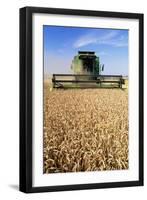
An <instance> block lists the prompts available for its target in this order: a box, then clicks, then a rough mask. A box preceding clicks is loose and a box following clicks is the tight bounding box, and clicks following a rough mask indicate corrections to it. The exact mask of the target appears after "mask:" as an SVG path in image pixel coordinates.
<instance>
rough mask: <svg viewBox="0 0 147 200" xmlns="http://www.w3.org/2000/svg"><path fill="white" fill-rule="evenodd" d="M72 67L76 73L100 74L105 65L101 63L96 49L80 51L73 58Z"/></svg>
mask: <svg viewBox="0 0 147 200" xmlns="http://www.w3.org/2000/svg"><path fill="white" fill-rule="evenodd" d="M71 69H72V71H73V72H74V74H89V75H100V73H101V71H103V70H104V65H100V61H99V57H98V56H96V54H95V52H94V51H79V52H78V55H76V56H74V59H73V60H72V64H71Z"/></svg>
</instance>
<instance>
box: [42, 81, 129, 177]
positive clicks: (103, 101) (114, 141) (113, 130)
mask: <svg viewBox="0 0 147 200" xmlns="http://www.w3.org/2000/svg"><path fill="white" fill-rule="evenodd" d="M43 134H44V135H43V171H44V173H57V172H60V173H62V172H81V171H96V170H120V169H128V167H129V162H128V92H127V91H123V90H121V89H73V90H72V89H71V90H70V89H68V90H60V89H59V90H53V91H50V90H49V87H48V84H47V83H45V85H44V133H43Z"/></svg>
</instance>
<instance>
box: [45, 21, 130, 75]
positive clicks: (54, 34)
mask: <svg viewBox="0 0 147 200" xmlns="http://www.w3.org/2000/svg"><path fill="white" fill-rule="evenodd" d="M128 37H129V31H128V30H117V29H101V28H81V27H62V26H48V25H45V26H43V41H44V42H43V43H44V73H45V75H49V74H53V73H72V70H71V68H70V66H71V62H72V59H73V57H74V56H75V55H77V54H78V51H95V53H96V55H97V56H99V58H100V63H101V64H104V71H103V72H102V74H105V75H106V74H110V75H115V74H119V75H125V76H126V75H128Z"/></svg>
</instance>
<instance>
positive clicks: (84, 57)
mask: <svg viewBox="0 0 147 200" xmlns="http://www.w3.org/2000/svg"><path fill="white" fill-rule="evenodd" d="M71 69H72V71H73V74H53V78H52V83H53V88H123V85H124V84H125V79H124V78H123V77H122V75H101V72H102V71H104V65H101V64H100V59H99V57H98V56H96V54H95V52H94V51H79V52H78V54H77V55H76V56H74V58H73V60H72V63H71Z"/></svg>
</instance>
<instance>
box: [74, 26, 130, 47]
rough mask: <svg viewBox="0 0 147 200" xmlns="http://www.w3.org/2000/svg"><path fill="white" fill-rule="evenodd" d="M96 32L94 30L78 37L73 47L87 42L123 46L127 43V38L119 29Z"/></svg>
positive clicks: (84, 44)
mask: <svg viewBox="0 0 147 200" xmlns="http://www.w3.org/2000/svg"><path fill="white" fill-rule="evenodd" d="M102 33H103V32H101V34H97V32H96V31H93V32H90V33H87V34H85V35H82V36H81V37H80V38H78V39H77V40H76V41H75V42H74V44H73V47H74V48H79V47H83V46H87V45H89V44H106V45H111V46H115V47H124V46H127V45H128V42H127V38H126V37H124V36H123V35H121V34H120V31H118V30H116V31H115V30H113V31H108V32H107V33H105V34H102Z"/></svg>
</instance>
